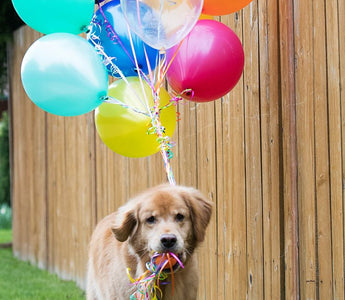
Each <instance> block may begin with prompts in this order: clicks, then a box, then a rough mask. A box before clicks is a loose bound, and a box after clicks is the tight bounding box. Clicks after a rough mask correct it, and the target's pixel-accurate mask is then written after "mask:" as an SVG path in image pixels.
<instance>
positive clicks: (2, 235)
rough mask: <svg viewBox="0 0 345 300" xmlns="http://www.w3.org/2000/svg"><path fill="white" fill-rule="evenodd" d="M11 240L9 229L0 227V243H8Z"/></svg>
mask: <svg viewBox="0 0 345 300" xmlns="http://www.w3.org/2000/svg"><path fill="white" fill-rule="evenodd" d="M11 241H12V230H11V229H0V244H2V243H10V242H11Z"/></svg>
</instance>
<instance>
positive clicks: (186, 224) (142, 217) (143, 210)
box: [112, 185, 212, 262]
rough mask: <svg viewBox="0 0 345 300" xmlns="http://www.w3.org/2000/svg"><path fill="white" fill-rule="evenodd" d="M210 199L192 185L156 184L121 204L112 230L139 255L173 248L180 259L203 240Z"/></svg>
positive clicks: (143, 257) (185, 259) (147, 255)
mask: <svg viewBox="0 0 345 300" xmlns="http://www.w3.org/2000/svg"><path fill="white" fill-rule="evenodd" d="M211 212H212V203H211V202H210V201H208V200H207V199H206V198H205V196H204V195H202V194H201V193H200V192H199V191H198V190H196V189H194V188H188V187H183V186H170V185H160V186H158V187H155V188H153V189H150V190H148V191H146V192H144V193H143V194H141V195H139V196H137V197H136V198H134V199H132V200H130V201H129V202H128V203H127V204H125V205H124V206H122V207H121V208H120V209H119V210H118V212H117V215H116V220H115V223H114V225H113V227H112V231H113V233H114V235H115V237H116V239H117V240H119V241H120V242H124V241H126V240H128V242H129V245H130V246H131V247H132V249H133V250H134V251H135V253H136V254H138V255H139V256H140V257H141V258H142V259H148V258H149V256H150V254H151V253H153V252H173V253H175V254H177V255H178V256H179V257H180V259H181V260H182V261H183V262H186V261H187V259H188V257H189V256H190V255H191V254H192V253H193V252H194V249H195V248H196V246H197V245H198V244H199V243H200V242H202V241H203V240H204V236H205V230H206V227H207V225H208V223H209V221H210V217H211Z"/></svg>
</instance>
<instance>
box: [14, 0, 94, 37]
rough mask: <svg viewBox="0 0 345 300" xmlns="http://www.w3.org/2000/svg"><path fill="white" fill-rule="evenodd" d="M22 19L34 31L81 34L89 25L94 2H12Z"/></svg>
mask: <svg viewBox="0 0 345 300" xmlns="http://www.w3.org/2000/svg"><path fill="white" fill-rule="evenodd" d="M12 4H13V6H14V8H15V10H16V11H17V13H18V15H19V16H20V17H21V19H22V20H23V21H24V22H25V23H26V24H27V25H29V26H30V27H32V28H33V29H35V30H37V31H39V32H42V33H45V34H48V33H54V32H69V33H73V34H79V33H81V32H83V31H85V28H86V26H88V25H89V23H90V21H91V19H92V15H93V10H94V6H95V1H94V0H31V1H29V0H12Z"/></svg>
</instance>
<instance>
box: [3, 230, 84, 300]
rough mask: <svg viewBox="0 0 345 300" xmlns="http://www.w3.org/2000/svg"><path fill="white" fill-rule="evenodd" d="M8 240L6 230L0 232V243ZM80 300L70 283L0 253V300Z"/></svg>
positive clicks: (9, 252) (8, 252)
mask: <svg viewBox="0 0 345 300" xmlns="http://www.w3.org/2000/svg"><path fill="white" fill-rule="evenodd" d="M11 240H12V233H11V231H10V230H0V243H8V242H10V241H11ZM64 299H69V300H84V299H85V296H84V292H83V291H81V290H80V289H79V288H78V287H77V286H76V285H75V283H74V282H72V281H63V280H61V279H59V278H58V277H57V276H56V275H52V274H49V273H48V272H46V271H42V270H40V269H38V268H36V267H33V266H32V265H30V263H27V262H22V261H19V260H17V259H15V258H14V257H13V256H12V250H11V249H9V248H7V249H0V300H64Z"/></svg>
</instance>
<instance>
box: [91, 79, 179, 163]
mask: <svg viewBox="0 0 345 300" xmlns="http://www.w3.org/2000/svg"><path fill="white" fill-rule="evenodd" d="M127 81H128V84H127V83H126V82H125V81H124V80H122V79H119V80H117V81H115V82H114V83H113V84H111V85H110V86H109V89H108V96H110V97H112V98H115V99H117V100H119V101H121V102H122V103H123V104H124V105H126V106H129V107H130V108H126V107H123V106H122V105H119V104H113V103H103V104H101V105H100V106H99V107H98V108H97V109H96V110H95V123H96V129H97V132H98V134H99V136H100V138H101V139H102V141H103V142H104V143H105V144H106V145H107V146H108V147H109V148H110V149H111V150H112V151H114V152H116V153H118V154H121V155H123V156H128V157H144V156H149V155H152V154H154V153H156V152H158V151H159V150H160V144H159V142H158V141H157V135H156V134H154V133H151V134H149V133H148V131H149V129H150V128H151V127H152V124H151V118H150V116H149V112H148V107H149V108H150V109H151V110H152V108H153V103H154V100H153V96H152V89H151V88H150V86H149V85H148V84H147V83H146V82H143V88H142V86H141V83H140V81H139V78H138V77H127ZM170 98H171V97H170V96H169V94H168V92H167V91H166V90H165V89H164V88H161V91H160V105H159V107H160V108H162V107H164V106H165V105H167V104H169V101H170ZM146 101H147V102H146ZM146 103H147V104H148V105H147V104H146ZM133 108H134V109H133ZM137 111H139V112H137ZM160 121H161V123H162V126H163V127H164V128H165V133H166V135H168V136H170V137H171V136H172V135H173V133H174V131H175V127H176V108H175V106H174V105H171V106H169V107H167V108H164V109H162V110H161V113H160Z"/></svg>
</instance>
